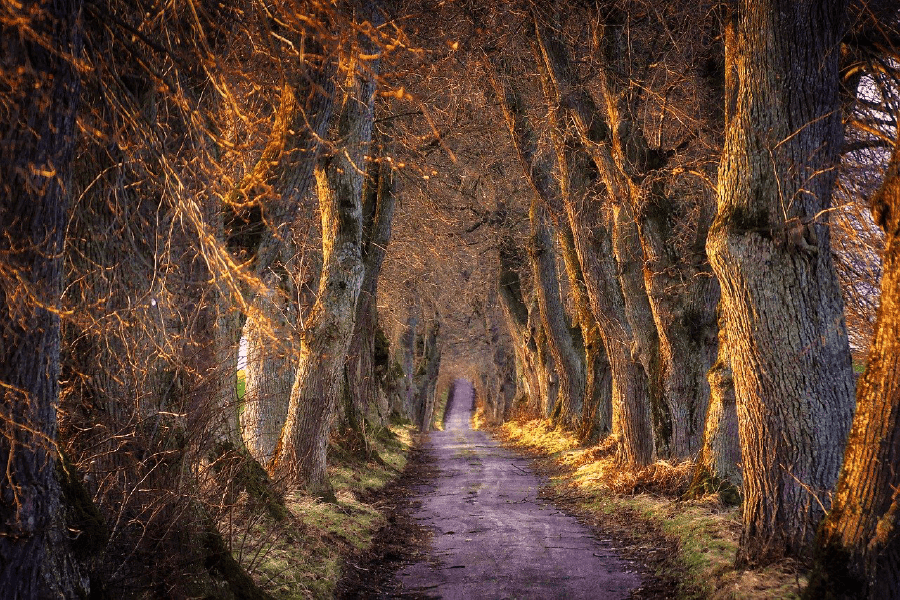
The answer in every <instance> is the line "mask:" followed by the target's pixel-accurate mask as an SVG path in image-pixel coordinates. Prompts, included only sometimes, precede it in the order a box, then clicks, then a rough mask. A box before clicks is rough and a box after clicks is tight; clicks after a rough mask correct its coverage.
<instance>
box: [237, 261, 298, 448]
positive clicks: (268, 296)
mask: <svg viewBox="0 0 900 600" xmlns="http://www.w3.org/2000/svg"><path fill="white" fill-rule="evenodd" d="M277 281H278V277H277V276H275V275H274V274H270V275H269V276H268V277H266V278H265V279H264V280H263V282H264V283H265V286H266V290H265V292H264V294H265V295H261V296H260V297H257V299H256V300H255V301H254V303H253V304H254V308H255V309H257V310H258V311H259V312H258V314H256V315H253V316H251V317H250V318H248V319H247V322H246V323H245V324H244V332H243V338H244V339H245V340H247V363H246V366H245V368H244V399H243V411H242V413H241V433H242V435H243V441H244V444H245V445H246V447H247V451H248V452H250V455H251V456H252V457H253V458H255V459H256V460H257V461H258V462H259V463H260V464H263V465H265V464H268V463H269V461H271V460H272V457H273V453H274V452H275V446H276V445H277V444H278V439H279V437H280V436H281V429H282V427H283V426H284V423H285V421H286V420H287V414H288V404H289V403H290V396H291V388H292V385H293V382H294V379H295V376H294V368H293V366H294V357H293V356H292V355H291V347H290V331H289V324H288V322H287V320H286V318H285V315H286V312H285V307H286V302H285V298H284V295H283V292H282V290H281V286H280V285H278V283H277Z"/></svg>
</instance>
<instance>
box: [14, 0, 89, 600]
mask: <svg viewBox="0 0 900 600" xmlns="http://www.w3.org/2000/svg"><path fill="white" fill-rule="evenodd" d="M80 12H81V3H80V2H78V1H60V2H25V3H21V4H19V5H13V4H5V5H4V7H3V8H2V9H0V40H2V42H0V76H2V78H3V79H2V82H0V104H2V105H3V107H4V108H3V115H2V120H0V182H2V183H0V323H2V326H0V327H2V329H0V334H2V337H0V398H2V404H0V405H2V408H0V411H2V412H0V429H2V434H0V461H2V463H3V465H4V469H3V473H2V475H0V496H2V507H3V508H2V511H0V557H2V559H0V589H2V590H3V592H2V594H3V595H4V597H8V598H26V599H28V598H44V597H67V598H68V597H75V596H76V595H78V594H87V593H88V591H89V586H88V583H87V581H84V580H83V579H82V578H81V576H80V574H79V569H78V566H77V565H76V563H75V562H74V558H73V556H72V553H71V552H72V550H71V546H70V544H69V539H68V535H67V533H68V532H67V530H66V523H65V522H64V510H65V504H64V502H65V501H64V499H63V497H62V491H61V487H60V483H59V480H58V474H59V473H60V472H61V468H60V467H59V466H58V465H59V461H60V457H59V455H58V447H57V420H56V409H57V405H58V401H59V373H60V360H59V356H60V297H61V294H62V289H63V259H62V252H63V242H64V234H65V229H66V222H67V218H68V209H69V205H70V197H69V193H70V184H71V168H72V166H71V163H72V156H73V149H74V145H75V132H76V127H75V115H76V107H77V104H78V99H79V92H80V82H79V76H78V73H77V70H76V66H75V61H77V60H78V57H79V53H80V50H81V29H80V26H79V15H80Z"/></svg>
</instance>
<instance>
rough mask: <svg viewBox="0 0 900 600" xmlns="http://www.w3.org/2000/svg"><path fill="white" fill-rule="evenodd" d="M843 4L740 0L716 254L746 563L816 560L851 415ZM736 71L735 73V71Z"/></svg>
mask: <svg viewBox="0 0 900 600" xmlns="http://www.w3.org/2000/svg"><path fill="white" fill-rule="evenodd" d="M845 7H846V5H845V3H844V2H842V1H829V2H812V1H802V2H799V1H793V0H792V1H787V0H768V1H765V2H741V3H740V4H739V6H738V8H737V10H736V13H735V14H734V20H733V21H732V23H730V27H736V30H735V31H734V32H733V33H730V34H729V35H728V37H727V39H726V46H729V45H731V46H732V47H731V48H728V49H727V58H728V60H730V61H733V67H734V68H735V69H736V72H737V79H738V81H737V82H734V83H736V89H732V90H729V91H730V92H733V93H735V94H736V106H735V109H734V112H733V114H731V115H729V117H728V123H727V132H726V142H725V148H724V151H723V157H722V162H721V165H720V169H719V198H718V211H717V214H716V219H715V221H714V223H713V225H712V228H711V229H710V234H709V240H708V242H707V250H708V252H709V257H710V262H711V263H712V266H713V269H714V270H715V272H716V275H717V276H718V278H719V282H720V284H721V286H722V306H723V307H724V314H725V325H726V329H727V337H728V344H729V346H730V347H729V355H730V357H731V366H732V369H733V371H734V382H735V391H736V394H737V409H738V417H739V423H740V439H741V456H742V461H743V482H744V505H743V523H744V529H743V534H742V537H741V548H740V552H739V557H738V558H739V561H740V562H741V563H766V562H771V561H774V560H778V559H779V558H781V557H783V556H786V555H792V556H804V555H808V552H809V550H810V549H811V545H812V541H813V537H814V535H815V531H816V528H817V527H818V524H819V521H820V520H821V518H822V516H823V515H824V513H825V511H826V510H827V509H828V505H829V503H830V501H829V496H828V494H829V492H830V491H831V490H832V489H833V487H834V484H835V481H836V479H837V474H838V469H839V468H840V464H841V456H842V453H843V448H844V444H845V443H846V440H847V434H848V431H849V428H850V421H851V417H852V414H853V388H854V379H853V372H852V368H851V360H850V349H849V344H848V341H847V332H846V327H845V325H844V317H843V306H842V300H841V290H840V287H839V284H838V280H837V276H836V274H835V269H834V265H833V263H832V257H831V248H830V240H829V238H830V234H829V227H828V220H829V212H828V209H829V208H830V206H831V194H832V188H833V184H834V179H835V168H834V167H835V165H836V159H837V153H838V152H839V151H840V148H841V143H842V134H841V131H842V130H841V111H840V106H839V103H838V85H839V81H838V57H839V54H840V53H839V52H838V48H839V44H840V38H841V35H842V34H843V27H844V13H845ZM727 68H729V69H730V68H731V65H728V67H727Z"/></svg>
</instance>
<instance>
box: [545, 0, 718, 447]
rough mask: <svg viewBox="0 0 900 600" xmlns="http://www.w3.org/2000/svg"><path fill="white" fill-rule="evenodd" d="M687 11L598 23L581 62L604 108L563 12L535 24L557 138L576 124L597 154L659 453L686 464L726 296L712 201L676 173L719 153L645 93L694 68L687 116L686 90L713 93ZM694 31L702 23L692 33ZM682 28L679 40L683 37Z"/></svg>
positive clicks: (698, 430) (613, 16)
mask: <svg viewBox="0 0 900 600" xmlns="http://www.w3.org/2000/svg"><path fill="white" fill-rule="evenodd" d="M640 4H641V3H637V6H640ZM680 12H681V13H683V14H678V13H677V12H676V15H678V17H679V19H675V18H674V17H673V18H672V20H673V21H675V23H669V22H668V20H662V19H660V20H659V21H657V20H654V19H651V20H649V22H648V20H643V19H633V17H632V15H631V14H630V13H629V10H628V9H627V8H624V9H623V8H620V7H614V8H612V9H611V10H609V11H608V12H604V13H603V14H602V15H600V16H599V17H598V18H597V19H596V20H597V24H596V25H595V29H594V31H593V34H592V35H593V39H592V42H591V44H592V49H593V53H592V54H591V55H584V56H583V58H582V57H581V56H579V59H581V60H584V61H590V62H591V65H592V72H593V73H594V74H595V75H596V76H595V79H596V80H597V82H596V86H595V87H596V88H597V92H598V93H599V94H600V101H599V102H598V103H595V101H594V99H593V96H592V94H591V93H590V91H589V89H588V88H587V86H585V85H584V84H583V83H581V81H580V79H581V77H580V74H579V73H578V72H577V71H576V68H575V63H574V61H573V59H572V57H571V56H570V55H571V52H570V50H569V48H568V45H567V44H566V39H565V37H564V33H565V31H566V30H565V23H564V22H563V21H562V19H561V17H562V15H561V11H560V9H559V6H557V7H556V10H555V11H554V12H553V14H552V15H550V16H547V15H544V14H542V13H541V12H540V11H539V10H535V11H534V13H533V19H532V23H531V25H532V26H533V27H534V32H535V45H536V55H537V56H536V58H537V62H538V69H539V70H541V71H542V72H543V73H544V74H545V75H544V76H545V78H546V80H547V83H546V84H545V86H544V87H545V95H546V97H547V99H548V102H549V103H550V105H551V106H558V107H560V109H559V110H560V112H563V113H564V115H565V116H564V117H563V118H560V117H557V119H556V120H557V121H558V124H557V125H556V128H558V129H566V128H567V127H569V125H568V123H572V124H573V125H574V127H572V128H573V129H574V131H575V132H577V134H578V136H579V137H580V140H581V147H582V148H583V150H582V151H586V152H587V153H588V154H589V155H590V157H591V159H592V160H593V162H594V166H595V167H596V171H597V173H598V175H599V179H600V180H601V181H602V182H603V184H604V185H605V186H606V191H607V198H606V200H607V202H608V203H609V205H610V212H611V215H612V218H611V233H612V237H613V249H614V252H615V257H616V262H617V264H618V278H619V280H620V286H621V288H622V295H623V299H624V301H625V311H626V316H627V319H628V322H629V325H630V328H631V331H632V336H633V339H634V341H635V344H634V346H635V347H634V350H635V352H636V355H637V357H638V358H639V359H640V361H641V363H642V365H643V367H644V369H645V371H646V374H647V384H648V389H649V393H650V403H651V409H652V418H653V426H654V430H655V436H656V444H657V448H656V450H657V452H658V453H659V454H660V455H661V456H672V457H675V458H687V457H689V456H692V455H693V454H694V453H696V451H697V450H698V448H699V444H700V441H701V439H702V435H701V434H702V431H703V417H704V415H705V413H706V405H707V401H708V397H709V389H708V387H707V384H706V377H705V375H706V370H707V369H708V368H709V366H710V365H711V364H712V361H713V356H714V354H715V346H716V344H715V318H714V312H715V304H716V301H717V299H718V288H717V287H716V283H715V281H714V278H712V277H711V276H710V275H711V273H710V267H709V265H708V263H707V260H706V256H705V253H704V251H703V243H704V241H705V238H706V229H707V227H708V225H709V221H710V219H711V214H712V211H711V210H709V209H708V208H706V207H707V206H709V205H710V204H711V202H710V201H709V200H708V198H707V197H708V194H706V193H705V192H704V191H703V190H702V189H700V190H698V189H697V185H696V184H695V183H686V182H684V181H680V180H679V177H677V176H676V173H677V172H679V171H685V170H690V169H692V168H693V167H691V166H689V165H690V164H691V162H693V161H697V160H698V156H699V159H700V161H702V160H703V159H704V158H705V154H706V153H707V152H708V150H707V149H706V146H707V142H706V141H705V140H704V139H703V138H704V137H705V136H702V135H701V136H698V135H697V134H696V132H693V131H684V130H682V128H681V127H679V126H672V125H671V123H678V122H679V121H680V119H676V118H673V112H672V111H671V110H670V109H669V108H668V107H667V106H666V105H665V104H663V105H661V106H658V105H656V104H654V103H653V102H648V101H647V100H646V99H645V97H646V94H645V93H644V90H645V89H649V88H650V87H651V86H652V85H653V82H654V80H656V79H659V78H658V77H656V73H654V71H653V69H658V70H659V71H660V74H661V75H662V77H663V78H664V79H666V80H668V73H669V72H670V71H675V70H679V69H680V70H686V71H687V72H688V73H689V74H690V76H689V77H681V82H682V83H680V84H679V85H674V86H671V88H670V89H666V91H665V92H663V93H664V94H665V95H666V96H668V95H669V94H674V93H680V95H681V96H682V98H683V101H684V103H685V105H686V106H690V102H697V100H695V99H693V98H692V97H691V96H688V94H687V93H685V91H684V90H682V89H680V88H683V87H687V88H688V89H689V90H690V89H692V88H691V86H693V88H694V89H695V88H702V87H703V86H702V85H701V84H700V82H699V80H700V78H699V77H698V76H697V75H696V74H694V73H692V71H693V68H692V67H690V66H689V65H690V63H691V61H692V59H694V56H693V55H691V54H690V52H691V51H690V50H689V51H688V54H687V56H681V53H682V52H684V51H682V50H680V48H682V47H685V48H690V49H693V50H692V51H693V52H694V53H696V54H702V51H704V50H705V47H704V46H703V45H702V44H694V43H681V44H679V43H677V42H674V36H675V35H685V32H687V31H692V30H693V29H694V28H695V27H696V23H695V22H692V21H695V17H696V15H695V14H694V13H692V12H691V10H690V9H688V10H685V11H680ZM657 14H658V13H657ZM679 21H680V23H679ZM686 22H692V24H691V25H689V26H687V27H686V26H684V23H686ZM678 25H681V27H680V31H676V30H675V28H676V27H677V26H678ZM632 26H633V28H634V29H632ZM626 31H627V32H630V33H629V34H628V36H626V35H625V32H626ZM631 35H639V36H640V41H639V42H638V43H639V44H640V46H639V48H640V51H636V50H634V49H632V48H631V47H630V46H629V43H630V42H628V41H627V40H626V39H625V38H626V37H628V38H629V39H630V36H631ZM687 35H692V36H693V35H694V33H693V32H691V33H689V34H687ZM670 40H673V42H670ZM670 54H671V55H672V56H669V55H670ZM621 73H629V76H628V77H627V78H623V77H621V76H620V75H619V74H621ZM693 96H696V97H700V98H702V97H703V94H702V93H694V94H693ZM641 102H644V104H643V105H642V104H641ZM601 107H602V108H601ZM647 111H654V114H657V113H658V116H655V117H654V125H653V127H654V128H658V129H659V133H658V134H656V135H657V136H658V139H659V141H658V142H657V144H659V145H662V144H666V143H667V141H668V144H670V145H671V147H668V148H667V147H665V146H662V147H653V146H652V145H651V143H650V141H649V139H648V138H649V135H650V134H647V133H645V128H646V125H645V124H644V123H642V122H641V117H640V115H641V114H642V113H646V112H647ZM675 116H678V115H677V114H675ZM657 123H658V124H657ZM663 125H666V131H667V135H666V136H665V137H664V136H663V135H662V128H663ZM667 138H668V140H667ZM695 146H696V148H697V149H695V148H694V147H695ZM688 147H689V150H686V148H688ZM679 163H680V166H677V165H679ZM692 213H696V214H692ZM574 229H575V228H574V227H573V230H574Z"/></svg>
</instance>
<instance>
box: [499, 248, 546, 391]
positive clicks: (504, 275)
mask: <svg viewBox="0 0 900 600" xmlns="http://www.w3.org/2000/svg"><path fill="white" fill-rule="evenodd" d="M499 254H500V279H499V281H498V283H497V291H498V296H499V299H500V306H501V308H502V309H503V314H504V316H505V317H506V325H507V328H508V329H509V334H510V337H512V346H513V351H514V352H515V359H516V374H517V376H518V381H519V384H520V385H521V391H522V394H524V397H523V398H521V401H524V402H525V406H530V405H531V404H532V403H533V402H535V401H536V399H537V395H538V394H539V393H540V388H539V385H538V382H537V373H536V371H535V361H536V356H535V354H536V352H537V346H536V345H535V343H534V340H533V338H532V337H531V332H530V331H529V329H528V307H527V306H525V302H524V300H523V298H522V285H521V282H520V280H519V274H518V272H516V270H515V264H516V262H517V260H518V255H517V252H516V248H515V245H514V243H513V242H512V240H510V239H508V238H506V239H504V240H503V241H501V244H500V252H499Z"/></svg>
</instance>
